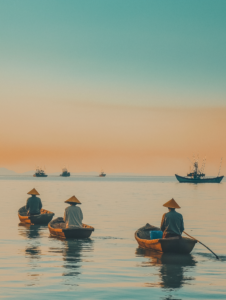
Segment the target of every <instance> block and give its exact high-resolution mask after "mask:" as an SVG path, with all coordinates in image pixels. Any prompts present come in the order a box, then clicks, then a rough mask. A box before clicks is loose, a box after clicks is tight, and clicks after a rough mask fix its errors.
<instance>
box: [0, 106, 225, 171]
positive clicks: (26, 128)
mask: <svg viewBox="0 0 226 300" xmlns="http://www.w3.org/2000/svg"><path fill="white" fill-rule="evenodd" d="M5 110H8V112H6V113H5V114H4V116H2V118H1V124H2V128H4V130H2V132H1V149H0V167H6V168H9V169H10V168H11V169H13V170H15V171H17V172H25V171H28V170H34V168H35V167H36V166H37V165H39V166H45V167H46V171H47V173H48V172H56V171H59V170H60V169H61V167H63V166H67V167H68V168H69V169H70V171H71V172H89V171H97V172H98V171H100V169H101V168H103V169H104V170H105V171H106V172H107V173H121V172H123V173H140V174H151V175H155V174H156V175H173V174H174V173H177V172H181V174H184V173H185V172H186V171H188V166H189V161H188V159H187V157H189V158H192V155H193V154H195V155H197V154H199V157H200V160H201V159H202V158H203V157H204V156H207V164H206V173H208V174H209V175H212V174H216V173H218V169H219V163H220V159H221V157H224V154H225V153H226V141H225V136H224V132H225V129H226V118H225V116H226V108H186V109H185V108H145V107H126V106H122V107H120V106H110V105H109V106H107V105H94V104H92V105H91V104H90V105H88V104H87V105H81V104H59V103H58V104H55V105H51V107H50V106H47V105H46V106H45V105H40V106H38V105H36V106H34V107H32V103H30V105H27V106H26V110H25V109H24V111H23V110H22V109H20V110H19V111H20V113H19V114H18V113H17V107H10V106H8V107H6V108H5ZM9 115H10V120H9V119H8V116H9ZM6 124H7V126H6ZM225 170H226V168H225V167H224V161H223V166H222V172H224V171H225Z"/></svg>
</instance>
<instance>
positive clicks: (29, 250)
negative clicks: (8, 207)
mask: <svg viewBox="0 0 226 300" xmlns="http://www.w3.org/2000/svg"><path fill="white" fill-rule="evenodd" d="M19 226H20V228H19V234H20V235H21V236H23V237H25V238H27V239H29V241H28V243H27V245H26V247H25V255H28V257H29V258H31V259H40V258H41V247H40V246H41V244H40V241H38V240H37V239H38V238H40V237H41V236H42V226H39V225H30V224H23V223H19Z"/></svg>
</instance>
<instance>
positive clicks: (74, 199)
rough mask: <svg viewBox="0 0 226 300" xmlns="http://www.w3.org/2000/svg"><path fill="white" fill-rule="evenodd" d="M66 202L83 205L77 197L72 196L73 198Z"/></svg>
mask: <svg viewBox="0 0 226 300" xmlns="http://www.w3.org/2000/svg"><path fill="white" fill-rule="evenodd" d="M64 202H65V203H77V204H81V202H80V201H79V200H78V199H77V198H76V197H75V196H72V197H71V198H69V199H68V200H66V201H64Z"/></svg>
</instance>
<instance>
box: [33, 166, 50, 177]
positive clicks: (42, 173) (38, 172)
mask: <svg viewBox="0 0 226 300" xmlns="http://www.w3.org/2000/svg"><path fill="white" fill-rule="evenodd" d="M47 176H48V175H47V174H46V173H45V171H44V170H43V169H42V168H37V169H36V171H35V174H34V175H33V177H47Z"/></svg>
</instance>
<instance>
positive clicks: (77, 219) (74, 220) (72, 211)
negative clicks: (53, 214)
mask: <svg viewBox="0 0 226 300" xmlns="http://www.w3.org/2000/svg"><path fill="white" fill-rule="evenodd" d="M82 220H83V214H82V210H81V208H80V207H78V206H77V205H71V206H68V207H67V208H66V209H65V212H64V222H65V223H66V228H69V227H82Z"/></svg>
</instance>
